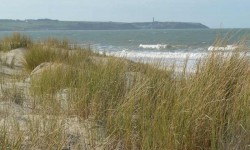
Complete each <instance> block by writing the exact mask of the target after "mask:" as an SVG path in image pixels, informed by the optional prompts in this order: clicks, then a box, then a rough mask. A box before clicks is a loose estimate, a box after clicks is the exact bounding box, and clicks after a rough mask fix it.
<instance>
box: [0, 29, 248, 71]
mask: <svg viewBox="0 0 250 150" xmlns="http://www.w3.org/2000/svg"><path fill="white" fill-rule="evenodd" d="M21 33H23V34H25V35H28V36H30V37H31V38H32V39H34V40H37V41H41V40H43V39H46V38H48V37H55V38H59V39H64V38H67V39H69V40H70V41H71V42H72V43H77V44H80V45H82V46H86V45H90V47H91V48H92V49H93V50H94V51H96V52H99V53H105V54H106V55H113V56H117V57H127V58H128V59H131V60H134V61H145V62H153V63H155V62H159V61H161V62H162V63H163V64H164V63H168V64H169V63H173V62H175V63H177V64H183V62H184V60H185V59H186V58H187V57H188V59H189V64H190V66H191V67H192V66H193V65H194V64H195V61H196V60H197V59H199V58H202V57H204V56H206V55H207V54H208V53H209V51H208V47H209V46H211V45H213V44H214V42H215V40H216V39H217V38H219V39H223V38H226V39H227V41H228V43H227V44H228V45H232V44H235V43H237V42H238V41H240V40H241V39H243V38H244V39H246V42H247V43H250V41H249V40H248V38H249V37H250V29H195V30H191V29H188V30H186V29H181V30H100V31H99V30H95V31H69V30H67V31H24V32H21ZM10 34H12V32H8V31H1V32H0V37H3V36H6V35H10ZM141 44H142V45H157V44H161V45H167V47H166V48H160V49H156V48H143V47H140V45H141Z"/></svg>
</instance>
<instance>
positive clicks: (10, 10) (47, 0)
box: [0, 0, 250, 28]
mask: <svg viewBox="0 0 250 150" xmlns="http://www.w3.org/2000/svg"><path fill="white" fill-rule="evenodd" d="M0 3H1V4H0V19H21V20H24V19H44V18H49V19H58V20H65V21H113V22H150V21H152V18H153V17H154V18H155V20H156V21H178V22H199V23H202V24H204V25H207V26H209V27H210V28H250V0H0Z"/></svg>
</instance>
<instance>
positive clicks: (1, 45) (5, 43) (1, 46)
mask: <svg viewBox="0 0 250 150" xmlns="http://www.w3.org/2000/svg"><path fill="white" fill-rule="evenodd" d="M32 43H33V42H32V40H31V39H30V37H28V36H25V35H22V34H20V33H18V32H15V33H13V34H12V35H10V36H6V37H4V38H3V39H1V40H0V51H8V50H12V49H16V48H27V47H29V46H31V45H32Z"/></svg>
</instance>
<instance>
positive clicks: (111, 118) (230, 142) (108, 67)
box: [0, 44, 250, 150]
mask: <svg viewBox="0 0 250 150" xmlns="http://www.w3.org/2000/svg"><path fill="white" fill-rule="evenodd" d="M48 45H49V44H48ZM52 45H53V44H52ZM55 45H56V44H55ZM218 46H220V45H218ZM66 47H67V46H66ZM240 50H241V49H239V50H235V51H233V52H231V53H223V52H211V53H210V54H209V55H208V56H207V57H206V58H204V59H203V60H201V61H198V62H197V64H196V70H195V72H194V73H189V74H186V73H185V72H183V73H182V75H176V74H175V71H174V70H175V69H176V68H174V67H173V68H172V69H157V67H156V66H151V65H148V64H142V63H134V62H131V61H128V60H126V59H123V58H120V59H117V58H114V57H106V56H105V57H103V56H100V55H98V54H94V53H92V52H90V51H88V50H83V49H81V50H75V51H72V50H66V49H64V48H63V49H62V48H61V47H60V46H59V47H58V48H55V47H54V46H53V48H50V47H49V46H45V47H44V46H41V45H39V46H33V47H31V48H30V49H29V50H28V52H27V55H26V62H27V65H28V67H27V68H28V69H29V70H32V69H34V68H35V67H36V66H38V65H39V64H41V63H43V62H51V63H55V64H60V65H58V67H51V69H48V70H44V71H43V72H41V73H40V74H37V75H34V76H33V77H32V79H31V88H30V92H31V93H32V97H33V98H34V102H33V103H34V112H36V113H37V114H43V116H48V115H52V116H57V117H61V118H68V117H71V116H74V117H77V118H79V119H80V120H89V119H91V120H93V122H94V124H95V126H92V128H97V129H99V128H102V130H98V131H97V130H94V131H93V132H92V130H89V132H91V133H90V135H92V137H91V140H93V139H98V140H99V141H101V145H102V149H127V150H129V149H146V150H154V149H155V150H158V149H177V150H182V149H186V150H193V149H214V150H215V149H247V148H248V147H249V145H250V138H249V137H250V120H249V118H250V108H249V102H250V69H249V67H250V62H249V58H248V57H247V55H246V54H245V53H243V52H241V51H240ZM184 70H185V68H184ZM62 91H64V92H65V93H64V94H65V95H66V96H65V97H66V98H65V100H64V101H62V100H60V99H59V100H58V98H57V95H58V94H60V93H62ZM45 118H46V117H45ZM45 122H48V123H52V127H53V128H50V129H51V130H48V131H46V133H47V132H50V131H53V130H54V129H55V128H59V129H60V130H56V131H57V132H53V133H55V135H51V134H49V133H48V134H45V135H46V136H45V137H41V139H39V140H42V141H44V143H45V144H46V145H48V146H50V147H51V148H56V147H57V148H62V147H64V146H65V143H66V141H65V136H66V135H65V134H61V133H63V132H64V131H63V128H62V126H61V125H60V123H59V124H57V123H56V124H54V125H53V122H51V120H49V119H47V120H46V119H45ZM31 123H32V122H31ZM38 124H39V123H38ZM31 127H32V128H31ZM31 127H30V128H31V129H33V128H34V129H33V130H34V131H35V130H36V129H37V128H38V127H35V126H31ZM5 133H6V131H5V132H1V133H0V141H2V142H5V143H9V141H8V138H7V137H6V139H5V135H6V134H5ZM33 134H34V137H33V138H34V141H36V140H37V139H35V137H36V134H35V133H33ZM2 137H3V138H2ZM21 137H22V136H21ZM16 139H18V137H16ZM21 139H22V138H21ZM52 139H54V140H52ZM17 141H18V140H17ZM93 141H94V140H93ZM36 142H37V141H36ZM36 142H33V143H34V145H36V144H38V143H36ZM97 143H98V142H97ZM97 143H96V142H91V144H90V145H91V148H90V149H95V148H97V147H98V144H97ZM99 144H100V143H99ZM5 145H6V144H5ZM53 145H54V147H53Z"/></svg>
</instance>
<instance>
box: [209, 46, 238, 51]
mask: <svg viewBox="0 0 250 150" xmlns="http://www.w3.org/2000/svg"><path fill="white" fill-rule="evenodd" d="M237 48H238V47H237V46H235V45H227V46H224V47H218V46H210V47H208V50H209V51H233V50H235V49H237Z"/></svg>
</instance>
